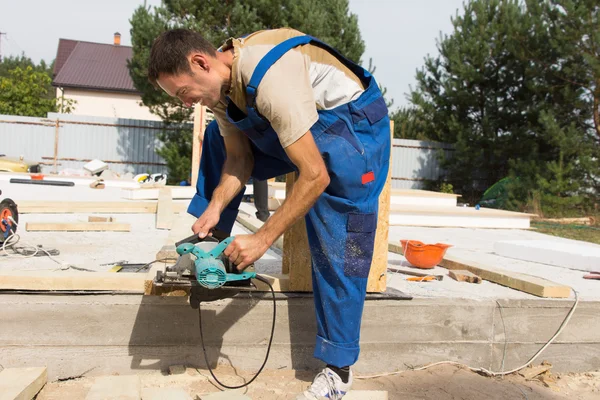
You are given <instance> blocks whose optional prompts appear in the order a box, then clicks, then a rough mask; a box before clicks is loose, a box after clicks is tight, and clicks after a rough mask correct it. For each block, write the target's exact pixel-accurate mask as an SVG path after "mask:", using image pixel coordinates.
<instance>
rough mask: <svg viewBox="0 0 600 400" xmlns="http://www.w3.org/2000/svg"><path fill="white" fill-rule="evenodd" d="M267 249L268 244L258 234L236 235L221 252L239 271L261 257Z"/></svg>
mask: <svg viewBox="0 0 600 400" xmlns="http://www.w3.org/2000/svg"><path fill="white" fill-rule="evenodd" d="M268 249H269V245H268V244H267V243H266V241H265V240H264V239H263V238H262V236H260V235H257V234H254V235H238V236H236V237H235V239H234V240H233V242H231V243H230V244H229V246H227V248H226V249H225V251H224V252H223V254H225V255H226V256H227V257H229V261H231V262H232V263H233V264H234V265H235V266H236V268H237V269H238V270H239V271H243V270H244V269H245V268H246V267H247V266H248V265H250V264H252V263H253V262H254V261H256V260H258V259H259V258H261V257H262V256H263V254H265V253H266V252H267V250H268Z"/></svg>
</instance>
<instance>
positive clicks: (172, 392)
mask: <svg viewBox="0 0 600 400" xmlns="http://www.w3.org/2000/svg"><path fill="white" fill-rule="evenodd" d="M142 400H192V397H191V396H190V395H189V394H188V393H187V392H186V391H185V390H183V389H181V388H144V389H142Z"/></svg>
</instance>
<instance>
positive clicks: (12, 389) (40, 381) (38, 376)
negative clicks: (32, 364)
mask: <svg viewBox="0 0 600 400" xmlns="http://www.w3.org/2000/svg"><path fill="white" fill-rule="evenodd" d="M46 382H48V372H47V370H46V368H45V367H39V368H5V369H3V370H2V371H1V372H0V400H31V399H33V398H34V397H35V396H36V395H37V394H38V393H39V391H40V390H42V388H43V387H44V385H45V384H46Z"/></svg>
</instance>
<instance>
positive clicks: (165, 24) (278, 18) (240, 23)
mask: <svg viewBox="0 0 600 400" xmlns="http://www.w3.org/2000/svg"><path fill="white" fill-rule="evenodd" d="M130 22H131V42H132V45H133V56H132V59H131V60H130V62H129V69H130V74H131V77H132V79H133V81H134V84H135V86H136V88H137V89H138V90H140V91H141V92H142V101H143V103H144V105H146V106H148V107H149V108H150V110H151V111H152V112H153V113H155V114H156V115H158V116H160V117H161V118H162V119H163V120H164V121H165V122H166V123H168V124H178V123H181V122H184V121H189V120H190V114H191V109H186V108H183V107H182V106H181V103H179V101H177V100H176V99H172V98H168V96H166V94H164V93H162V92H161V91H158V90H156V89H155V88H154V87H153V86H152V85H151V84H150V83H149V82H148V79H147V73H146V72H147V66H148V58H149V53H150V48H151V46H152V42H153V40H154V39H155V38H156V37H157V36H158V35H159V34H160V33H161V32H163V31H165V30H168V29H172V28H179V27H184V28H188V29H193V30H195V31H197V32H200V33H201V34H202V35H203V36H204V37H206V38H207V39H208V40H209V41H210V42H212V43H213V44H214V45H215V46H220V45H221V44H222V43H223V42H224V41H225V40H227V39H228V38H230V37H239V36H242V35H245V34H249V33H252V32H255V31H258V30H261V29H271V28H279V27H285V26H287V27H291V28H295V29H298V30H300V31H302V32H305V33H307V34H310V35H312V36H315V37H317V38H319V39H321V40H323V41H325V42H326V43H328V44H330V45H332V46H333V47H335V48H337V49H338V50H339V51H340V52H341V53H342V54H344V55H345V56H346V57H348V58H349V59H351V60H353V61H355V62H358V63H360V62H361V56H362V54H363V52H364V42H363V41H362V39H361V36H360V31H359V28H358V18H357V16H356V15H354V14H352V13H350V12H349V8H348V0H247V1H243V2H242V1H237V0H226V1H223V0H203V1H199V0H163V2H162V4H161V6H159V7H155V8H153V9H151V8H149V7H148V8H146V7H139V8H138V9H137V10H135V12H134V14H133V16H132V17H131V20H130ZM161 140H162V141H163V143H164V145H163V147H162V148H161V149H160V150H158V153H159V154H160V155H161V156H162V157H163V158H165V160H166V161H167V164H168V165H169V175H170V179H171V181H179V180H183V179H187V178H188V177H189V165H190V163H189V160H190V158H191V148H192V144H191V143H192V136H191V130H187V131H166V132H164V133H163V135H162V137H161Z"/></svg>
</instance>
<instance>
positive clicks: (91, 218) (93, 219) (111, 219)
mask: <svg viewBox="0 0 600 400" xmlns="http://www.w3.org/2000/svg"><path fill="white" fill-rule="evenodd" d="M88 222H117V219H116V218H114V217H96V216H93V215H90V216H89V217H88Z"/></svg>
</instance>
